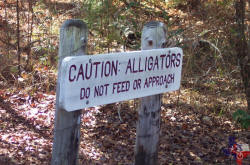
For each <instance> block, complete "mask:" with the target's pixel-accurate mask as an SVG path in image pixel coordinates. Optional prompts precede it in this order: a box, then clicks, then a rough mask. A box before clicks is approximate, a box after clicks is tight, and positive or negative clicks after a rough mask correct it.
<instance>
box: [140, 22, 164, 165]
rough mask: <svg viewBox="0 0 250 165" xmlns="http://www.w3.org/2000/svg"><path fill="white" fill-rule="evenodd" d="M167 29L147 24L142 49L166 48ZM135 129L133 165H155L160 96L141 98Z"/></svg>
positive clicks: (158, 23) (157, 24) (157, 23)
mask: <svg viewBox="0 0 250 165" xmlns="http://www.w3.org/2000/svg"><path fill="white" fill-rule="evenodd" d="M166 34H167V29H166V27H165V25H164V24H163V23H161V22H149V23H147V24H145V25H144V27H143V31H142V38H141V42H142V43H141V44H142V49H143V50H147V49H157V48H164V47H165V46H166ZM140 102H141V104H140V106H139V109H138V122H137V129H136V147H135V165H157V164H158V144H159V133H160V121H161V114H160V112H161V95H154V96H148V97H144V98H141V101H140Z"/></svg>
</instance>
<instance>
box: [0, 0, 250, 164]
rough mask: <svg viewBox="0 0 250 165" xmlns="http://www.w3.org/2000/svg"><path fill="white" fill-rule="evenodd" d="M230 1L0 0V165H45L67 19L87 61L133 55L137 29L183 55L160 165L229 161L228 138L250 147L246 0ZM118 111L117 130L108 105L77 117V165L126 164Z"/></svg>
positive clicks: (167, 97)
mask: <svg viewBox="0 0 250 165" xmlns="http://www.w3.org/2000/svg"><path fill="white" fill-rule="evenodd" d="M235 2H238V1H234V0H186V1H184V0H136V1H130V0H2V1H0V119H1V124H0V164H10V165H11V164H48V163H49V162H50V160H51V150H52V139H53V121H54V113H55V106H54V103H55V89H56V79H57V62H58V61H57V59H58V57H57V56H58V45H59V44H58V42H59V41H58V40H59V29H60V26H61V24H62V22H63V21H65V20H67V19H73V18H75V19H82V20H83V21H84V22H86V24H87V25H88V29H89V37H88V46H87V48H88V54H99V53H111V52H123V51H131V50H139V49H140V37H141V31H142V27H143V25H144V24H145V23H146V22H148V21H153V20H154V21H155V20H157V21H161V22H163V23H165V24H166V25H167V27H168V30H169V35H168V39H169V44H171V45H172V46H178V47H181V48H183V50H184V55H185V56H184V64H183V74H182V82H181V86H182V87H181V89H180V90H179V91H177V92H172V93H167V94H164V95H163V100H162V101H163V104H162V121H161V125H162V131H161V132H162V133H161V142H160V145H159V162H160V163H161V164H171V163H175V162H176V161H178V162H182V163H184V164H185V163H190V162H194V163H195V162H196V163H208V164H214V163H225V164H228V162H234V160H233V158H231V157H228V156H227V155H225V154H224V153H223V152H222V150H223V148H225V147H227V145H228V138H229V137H232V136H233V137H235V138H236V139H237V140H238V141H237V142H238V143H246V144H250V143H249V142H250V134H249V125H250V116H249V113H247V111H248V112H249V107H248V106H247V104H248V103H247V97H246V96H247V94H248V92H247V91H248V90H249V89H248V87H247V88H246V86H247V85H246V84H247V83H248V86H249V84H250V83H249V79H250V78H248V80H246V79H247V76H246V75H247V74H248V75H249V71H248V70H247V69H246V68H247V65H248V67H249V64H248V63H249V59H250V57H249V49H250V40H249V35H250V34H249V25H250V22H249V20H250V19H249V18H250V12H249V1H242V2H244V3H245V7H244V8H240V9H241V10H238V12H237V3H235ZM239 2H240V1H239ZM240 11H242V12H240ZM243 13H244V14H245V15H244V14H243ZM243 20H244V21H243ZM242 21H243V22H244V26H243V24H242ZM239 38H241V39H242V40H241V39H240V40H239ZM243 38H244V39H243ZM241 50H243V51H241ZM244 53H245V56H244ZM242 56H243V58H242ZM245 57H248V58H245ZM242 61H247V63H246V65H245V72H242V70H243V71H244V66H243V65H244V63H243V62H242ZM247 71H248V72H247ZM244 75H245V77H246V78H245V79H244ZM248 77H250V76H248ZM242 80H243V81H242ZM249 93H250V92H249ZM248 100H249V94H248ZM121 107H122V108H121V118H122V121H121V120H120V119H119V116H118V115H117V111H116V109H117V105H116V104H111V105H106V106H101V107H94V108H90V109H87V110H84V111H83V115H82V121H83V123H82V128H81V144H80V153H79V156H80V157H79V160H80V162H81V164H131V163H132V162H133V153H134V151H133V150H134V142H135V132H136V129H135V125H136V121H137V120H136V119H137V114H136V108H137V103H136V102H135V101H133V100H130V101H125V102H123V103H121ZM247 107H248V108H247ZM111 146H112V147H111Z"/></svg>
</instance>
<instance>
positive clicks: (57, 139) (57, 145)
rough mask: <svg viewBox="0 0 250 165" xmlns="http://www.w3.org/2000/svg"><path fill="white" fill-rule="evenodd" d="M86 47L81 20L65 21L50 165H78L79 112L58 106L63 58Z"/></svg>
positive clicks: (84, 29)
mask: <svg viewBox="0 0 250 165" xmlns="http://www.w3.org/2000/svg"><path fill="white" fill-rule="evenodd" d="M86 45H87V26H86V25H85V23H84V22H83V21H81V20H67V21H65V22H64V23H63V25H62V27H61V29H60V43H59V64H58V79H57V89H56V93H57V94H56V113H55V127H54V141H53V151H52V161H51V165H76V164H78V161H77V160H78V148H79V143H80V124H81V110H77V111H73V112H67V111H65V110H64V109H61V108H60V106H59V101H58V100H59V99H58V96H59V93H60V81H61V79H63V78H65V77H61V76H60V71H61V69H60V67H61V62H62V60H63V58H64V57H67V56H76V55H83V54H85V52H86Z"/></svg>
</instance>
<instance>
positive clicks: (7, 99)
mask: <svg viewBox="0 0 250 165" xmlns="http://www.w3.org/2000/svg"><path fill="white" fill-rule="evenodd" d="M219 80H220V79H216V78H214V79H213V81H216V84H217V85H214V83H211V84H209V83H203V84H192V83H183V85H182V87H181V90H180V91H176V92H172V93H167V94H164V95H163V96H162V97H163V99H162V100H163V104H162V113H161V115H162V121H161V135H160V137H161V138H160V144H159V162H160V164H162V165H164V164H229V163H231V164H234V163H235V160H233V158H231V157H227V156H226V155H225V154H224V153H223V152H222V149H223V148H225V147H227V146H228V138H229V137H230V136H234V137H235V138H236V139H237V142H242V143H245V144H250V143H249V142H250V133H249V130H243V129H241V128H240V127H239V126H238V125H237V124H236V123H234V122H233V121H232V117H231V114H232V112H233V111H235V110H236V109H244V108H245V107H246V102H245V101H244V95H243V94H242V93H240V92H238V93H237V92H235V90H236V91H237V89H238V90H239V91H240V89H239V87H237V86H236V85H235V84H234V83H233V82H234V81H228V80H226V79H225V80H224V83H227V84H224V85H221V84H220V83H219ZM209 85H212V86H209ZM228 87H230V88H228ZM214 89H217V90H216V91H215V90H214ZM0 93H1V95H0V120H1V125H0V164H3V165H5V164H6V165H12V164H13V165H14V164H49V162H50V160H51V152H52V141H53V120H54V112H55V106H54V105H55V95H54V94H44V93H41V92H38V93H36V94H34V95H33V96H29V95H27V94H25V93H23V92H22V91H20V92H14V93H10V92H8V90H1V91H0ZM120 104H121V118H122V120H123V121H120V120H119V116H118V113H117V105H116V104H110V105H104V106H100V107H93V108H88V109H86V110H83V111H82V127H81V144H80V149H79V162H80V164H83V165H85V164H86V165H92V164H96V165H104V164H107V165H116V164H122V165H131V164H132V163H133V156H134V145H135V137H136V136H135V135H136V121H137V112H136V104H135V103H134V102H133V101H125V102H122V103H120ZM248 160H249V159H248ZM245 161H247V160H245Z"/></svg>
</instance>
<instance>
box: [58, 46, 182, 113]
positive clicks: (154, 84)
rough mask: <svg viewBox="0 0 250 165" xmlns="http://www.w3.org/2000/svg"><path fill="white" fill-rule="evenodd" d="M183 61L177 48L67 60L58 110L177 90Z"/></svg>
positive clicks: (63, 63) (68, 109)
mask: <svg viewBox="0 0 250 165" xmlns="http://www.w3.org/2000/svg"><path fill="white" fill-rule="evenodd" d="M182 59H183V52H182V49H181V48H177V47H176V48H166V49H152V50H143V51H135V52H122V53H112V54H100V55H88V56H87V55H83V56H73V57H66V58H64V59H63V61H62V64H61V67H60V69H61V71H60V75H59V78H60V81H59V82H60V95H59V106H60V107H61V108H63V109H65V110H66V111H74V110H79V109H82V108H87V107H92V106H96V105H102V104H109V103H114V102H119V101H123V100H129V99H133V98H139V97H144V96H149V95H155V94H160V93H164V92H169V91H174V90H178V89H179V88H180V81H181V69H182Z"/></svg>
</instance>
